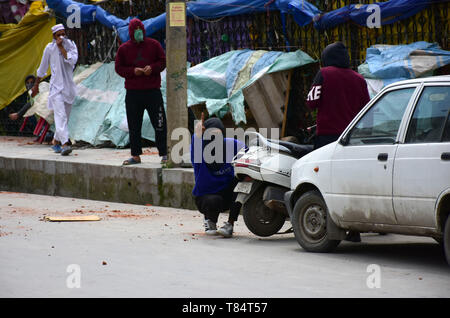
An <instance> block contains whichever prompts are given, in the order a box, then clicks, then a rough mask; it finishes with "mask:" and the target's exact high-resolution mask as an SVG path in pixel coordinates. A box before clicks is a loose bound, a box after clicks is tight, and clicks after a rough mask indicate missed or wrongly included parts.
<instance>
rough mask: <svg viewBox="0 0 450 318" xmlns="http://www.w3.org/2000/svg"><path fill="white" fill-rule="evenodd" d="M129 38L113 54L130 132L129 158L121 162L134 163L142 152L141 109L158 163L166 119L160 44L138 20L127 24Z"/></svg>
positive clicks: (163, 59) (164, 158) (164, 154)
mask: <svg viewBox="0 0 450 318" xmlns="http://www.w3.org/2000/svg"><path fill="white" fill-rule="evenodd" d="M128 31H129V33H130V40H128V41H127V42H125V43H123V44H122V45H121V46H120V47H119V49H118V51H117V54H116V61H115V69H116V72H117V74H119V75H120V76H122V77H124V78H125V89H126V91H127V93H126V97H125V109H126V113H127V123H128V130H129V133H130V147H131V157H130V158H129V159H128V160H125V161H124V162H123V165H130V164H138V163H140V162H141V158H140V155H141V154H142V145H141V129H142V120H143V116H144V111H145V110H147V113H148V115H149V117H150V121H151V123H152V126H153V128H154V129H155V142H156V147H157V148H158V152H159V155H160V156H162V160H161V162H162V163H165V162H166V161H167V122H166V113H165V110H164V102H163V99H162V95H161V72H162V71H163V70H164V69H165V67H166V56H165V53H164V50H163V48H162V47H161V44H160V43H159V42H158V41H156V40H154V39H151V38H149V37H146V36H145V28H144V25H143V24H142V22H141V21H140V20H139V19H132V20H131V21H130V25H129V27H128Z"/></svg>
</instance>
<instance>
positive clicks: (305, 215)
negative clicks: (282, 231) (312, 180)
mask: <svg viewBox="0 0 450 318" xmlns="http://www.w3.org/2000/svg"><path fill="white" fill-rule="evenodd" d="M327 211H328V209H327V206H326V204H325V201H324V200H323V198H322V196H321V195H320V193H319V192H318V191H315V190H314V191H309V192H306V193H305V194H303V195H302V196H301V197H300V199H298V201H297V202H296V204H295V206H294V211H293V218H292V227H293V229H294V234H295V238H296V239H297V242H298V243H299V244H300V246H301V247H302V248H304V249H305V250H307V251H309V252H319V253H325V252H331V251H332V250H334V249H335V248H336V247H337V246H338V245H339V243H340V241H339V240H330V239H328V235H327V234H328V233H327Z"/></svg>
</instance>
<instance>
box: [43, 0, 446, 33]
mask: <svg viewBox="0 0 450 318" xmlns="http://www.w3.org/2000/svg"><path fill="white" fill-rule="evenodd" d="M446 1H448V0H415V1H411V0H390V1H387V2H379V3H376V5H377V6H378V7H379V10H380V23H381V25H386V24H391V23H394V22H397V21H399V20H402V19H406V18H409V17H411V16H413V15H415V14H416V13H418V12H420V11H421V10H423V9H425V8H426V7H427V6H429V5H430V4H431V3H436V2H446ZM47 4H48V6H49V7H50V8H52V9H54V10H55V11H57V12H58V13H59V14H61V15H63V16H64V17H68V16H69V15H70V14H72V13H73V9H71V8H70V7H69V6H70V5H77V6H78V7H80V13H81V23H82V24H86V23H93V22H95V21H98V22H100V23H102V24H103V25H105V26H107V27H108V28H111V29H112V28H114V29H116V30H118V34H119V37H120V39H121V41H122V42H125V41H127V40H129V34H128V23H129V21H130V19H131V18H132V17H129V18H128V19H126V20H123V19H120V18H118V17H116V16H114V15H112V14H109V13H108V12H107V11H105V10H104V9H102V8H101V7H100V6H96V5H88V4H83V3H80V2H75V1H72V0H47ZM370 6H372V5H362V4H351V5H347V6H345V7H342V8H339V9H337V10H334V11H331V12H328V13H324V14H322V12H321V11H320V10H319V9H317V8H316V7H315V6H314V5H312V4H311V3H309V2H308V1H305V0H198V1H188V2H187V3H186V15H187V16H189V17H199V18H202V19H217V18H221V17H224V16H233V15H242V14H252V13H258V12H265V11H267V10H269V11H274V10H276V11H280V13H281V20H282V23H283V31H284V32H285V33H286V29H285V23H286V15H287V14H289V15H292V17H293V19H294V21H295V22H296V23H297V24H298V25H300V26H305V25H308V24H309V23H311V22H312V21H314V27H315V28H317V29H328V28H333V27H335V26H337V25H339V24H342V23H345V22H347V21H353V22H355V23H357V24H359V25H362V26H366V25H367V20H368V18H370V17H371V16H372V15H373V13H374V10H373V7H370ZM68 8H69V10H68ZM143 23H144V26H145V31H146V34H147V35H148V36H149V35H151V34H153V33H155V32H157V31H159V30H162V29H164V28H165V26H166V13H163V14H161V15H159V16H157V17H154V18H151V19H147V20H144V21H143Z"/></svg>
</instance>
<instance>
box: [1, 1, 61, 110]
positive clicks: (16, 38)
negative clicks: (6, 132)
mask: <svg viewBox="0 0 450 318" xmlns="http://www.w3.org/2000/svg"><path fill="white" fill-rule="evenodd" d="M53 25H55V19H54V18H52V17H51V16H50V15H49V13H47V12H44V8H43V5H42V2H41V1H34V2H33V3H32V4H31V6H30V9H29V11H28V12H27V14H26V15H25V16H24V17H23V19H22V20H21V21H20V22H19V23H18V24H0V109H2V108H4V107H5V106H7V105H8V104H9V103H11V102H12V101H13V100H14V99H16V98H17V97H18V96H20V95H21V94H23V93H24V92H25V85H24V81H25V77H26V76H27V75H28V74H34V73H35V72H36V69H37V68H38V67H39V64H40V62H41V58H42V54H43V52H44V48H45V46H46V45H47V43H49V42H51V41H52V31H51V27H52V26H53Z"/></svg>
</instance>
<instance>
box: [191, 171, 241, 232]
mask: <svg viewBox="0 0 450 318" xmlns="http://www.w3.org/2000/svg"><path fill="white" fill-rule="evenodd" d="M237 182H238V181H237V180H236V179H234V180H233V182H231V184H230V185H229V186H228V187H227V188H226V189H224V190H222V191H220V192H218V193H214V194H205V195H202V196H199V197H195V204H196V205H197V208H198V210H199V211H200V213H202V214H204V215H205V219H207V220H210V221H212V222H214V223H217V220H218V218H219V214H220V213H221V212H225V211H227V210H230V214H229V216H228V221H229V222H236V221H237V219H238V216H239V212H240V211H241V206H242V204H241V203H239V202H235V201H236V196H237V193H236V192H233V190H234V188H235V186H236V184H237Z"/></svg>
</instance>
